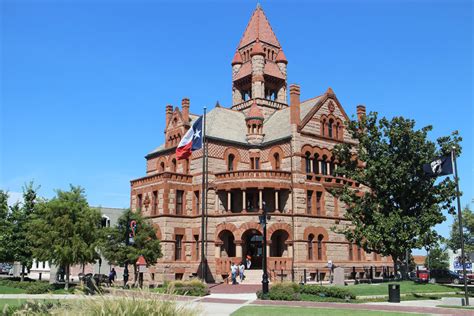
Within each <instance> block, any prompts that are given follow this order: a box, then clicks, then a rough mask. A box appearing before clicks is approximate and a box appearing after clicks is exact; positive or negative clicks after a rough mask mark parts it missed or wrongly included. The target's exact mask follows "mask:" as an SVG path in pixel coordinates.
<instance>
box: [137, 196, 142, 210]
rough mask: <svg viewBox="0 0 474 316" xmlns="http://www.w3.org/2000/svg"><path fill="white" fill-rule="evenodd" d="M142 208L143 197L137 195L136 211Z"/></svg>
mask: <svg viewBox="0 0 474 316" xmlns="http://www.w3.org/2000/svg"><path fill="white" fill-rule="evenodd" d="M142 206H143V195H141V194H138V195H137V209H139V210H141V209H142Z"/></svg>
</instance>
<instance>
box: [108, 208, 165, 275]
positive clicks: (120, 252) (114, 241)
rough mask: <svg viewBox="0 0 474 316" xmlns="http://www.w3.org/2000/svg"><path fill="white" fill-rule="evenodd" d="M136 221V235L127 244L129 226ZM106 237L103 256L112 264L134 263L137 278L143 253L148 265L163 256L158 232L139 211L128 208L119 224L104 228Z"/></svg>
mask: <svg viewBox="0 0 474 316" xmlns="http://www.w3.org/2000/svg"><path fill="white" fill-rule="evenodd" d="M131 221H135V222H136V227H137V229H136V235H135V236H134V237H133V243H131V244H130V245H126V244H125V240H126V236H127V231H129V229H127V227H129V225H130V222H131ZM104 235H105V238H104V239H103V240H104V241H103V243H102V246H101V252H102V254H103V256H104V257H105V258H106V259H107V260H108V261H109V262H110V263H112V264H115V265H123V264H124V263H125V261H128V263H129V264H133V267H134V273H135V280H136V273H137V266H136V264H135V263H136V262H137V260H138V257H139V256H140V255H142V256H143V257H144V258H145V260H146V262H147V264H148V265H153V264H155V263H156V261H157V260H158V258H161V256H162V253H161V244H160V241H159V240H158V239H157V237H156V232H155V229H154V228H153V226H152V225H151V223H150V222H149V220H147V219H145V218H143V216H142V215H141V214H140V213H139V212H136V213H134V212H132V211H130V210H127V211H126V212H125V213H124V214H123V215H122V216H120V218H119V219H118V223H117V226H115V227H109V228H107V229H104Z"/></svg>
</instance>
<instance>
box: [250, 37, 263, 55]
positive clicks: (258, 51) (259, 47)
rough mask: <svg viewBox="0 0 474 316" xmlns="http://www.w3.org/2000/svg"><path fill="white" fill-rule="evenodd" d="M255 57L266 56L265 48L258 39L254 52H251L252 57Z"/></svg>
mask: <svg viewBox="0 0 474 316" xmlns="http://www.w3.org/2000/svg"><path fill="white" fill-rule="evenodd" d="M255 55H262V56H265V52H264V51H263V46H262V44H261V43H260V41H259V40H258V38H257V42H256V43H255V45H253V48H252V51H251V52H250V56H255Z"/></svg>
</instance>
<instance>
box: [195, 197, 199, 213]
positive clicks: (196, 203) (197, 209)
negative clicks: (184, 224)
mask: <svg viewBox="0 0 474 316" xmlns="http://www.w3.org/2000/svg"><path fill="white" fill-rule="evenodd" d="M194 203H195V204H194V207H195V208H196V214H199V191H194Z"/></svg>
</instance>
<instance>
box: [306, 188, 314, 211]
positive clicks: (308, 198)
mask: <svg viewBox="0 0 474 316" xmlns="http://www.w3.org/2000/svg"><path fill="white" fill-rule="evenodd" d="M312 198H313V191H309V190H308V192H307V193H306V214H311V209H312V207H311V206H312V205H311V204H312V203H313V200H312Z"/></svg>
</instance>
